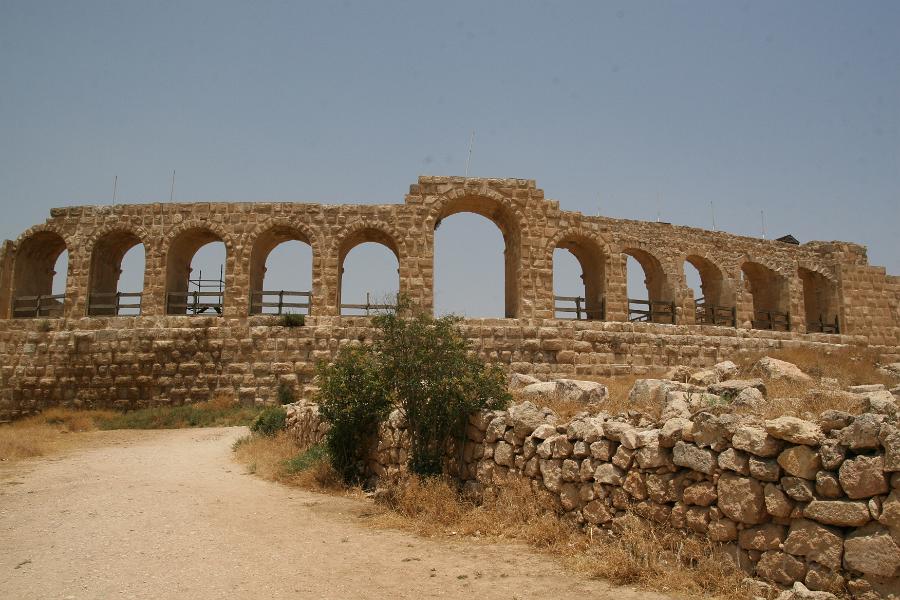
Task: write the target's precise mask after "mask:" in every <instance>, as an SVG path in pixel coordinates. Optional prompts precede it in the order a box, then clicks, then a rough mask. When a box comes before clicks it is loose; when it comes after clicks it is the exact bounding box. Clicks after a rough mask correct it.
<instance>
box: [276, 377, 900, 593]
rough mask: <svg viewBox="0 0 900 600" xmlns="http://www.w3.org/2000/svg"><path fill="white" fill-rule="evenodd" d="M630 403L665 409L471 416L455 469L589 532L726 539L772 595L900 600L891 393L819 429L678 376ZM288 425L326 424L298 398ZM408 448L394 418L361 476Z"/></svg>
mask: <svg viewBox="0 0 900 600" xmlns="http://www.w3.org/2000/svg"><path fill="white" fill-rule="evenodd" d="M560 383H561V384H563V385H566V382H560ZM733 384H734V385H745V386H746V385H749V386H756V387H755V388H754V389H753V392H754V393H755V394H756V395H757V397H760V398H761V395H760V394H758V393H757V389H765V388H764V385H763V384H762V382H760V381H758V380H757V381H756V382H752V381H751V382H736V383H733ZM539 385H540V386H544V384H539ZM720 385H726V386H727V385H731V384H729V383H727V382H725V383H724V384H720ZM569 387H570V388H571V387H572V386H571V385H569ZM710 389H713V390H714V391H719V392H720V393H721V390H715V389H714V388H710ZM632 394H633V395H634V394H643V395H649V396H652V397H653V398H654V399H656V400H657V401H658V402H659V403H660V404H664V405H665V409H664V410H663V414H662V418H661V420H659V421H656V422H654V421H652V420H650V419H649V418H648V417H646V416H643V415H637V414H632V415H630V416H625V415H619V416H611V415H608V414H606V413H603V412H597V410H596V407H595V409H594V411H592V412H585V413H581V414H579V415H576V416H575V417H574V418H573V419H571V420H570V421H568V422H561V421H560V420H559V419H558V418H557V417H556V415H555V414H554V413H553V411H552V410H550V409H541V408H538V407H537V406H536V405H534V404H532V403H531V402H528V401H526V402H524V403H522V404H518V405H515V406H512V407H511V408H509V409H508V410H505V411H492V412H487V411H484V412H481V413H478V414H475V415H472V417H471V418H470V419H469V425H468V429H467V435H466V442H465V443H464V445H463V447H462V451H461V452H457V451H452V452H450V453H449V456H450V459H449V468H450V472H451V474H453V475H455V476H456V477H458V479H459V480H460V481H461V482H463V483H464V488H466V489H467V490H469V491H471V492H475V493H478V492H479V491H481V490H483V489H484V488H486V487H490V486H503V485H504V483H506V482H507V481H509V479H510V478H524V479H526V480H529V481H530V482H531V485H532V486H533V487H534V488H535V489H536V490H546V491H549V492H550V493H551V494H553V496H554V497H555V498H556V499H557V509H558V511H559V512H560V513H561V514H563V515H565V516H566V517H568V518H570V519H573V520H574V521H576V522H578V523H581V524H583V525H584V526H586V527H591V526H593V527H609V526H610V525H611V524H612V523H613V522H614V521H615V520H616V519H618V518H620V517H622V516H624V515H625V514H626V511H630V512H633V513H635V514H637V515H639V516H641V517H644V518H647V519H650V520H653V521H656V522H660V523H670V524H671V525H673V526H675V527H677V528H680V529H684V530H688V531H691V532H694V533H695V534H698V535H704V536H707V537H708V538H709V539H711V540H713V541H715V542H721V543H723V544H727V545H728V550H729V554H730V555H731V556H734V557H735V560H736V561H737V563H738V564H739V566H740V567H741V568H742V569H744V570H745V571H746V572H747V573H748V574H749V575H751V576H753V577H756V578H759V579H763V580H767V581H769V582H771V583H773V584H776V585H778V586H785V587H790V586H791V585H792V584H794V583H795V582H803V583H804V584H805V585H806V586H807V587H808V588H809V589H811V590H825V591H839V590H844V591H849V592H850V594H851V595H852V596H853V597H854V598H860V599H876V598H891V599H896V598H900V429H898V422H897V413H896V411H897V405H896V403H895V402H894V401H893V400H891V399H890V398H891V394H890V393H888V392H878V395H876V396H873V399H872V401H870V402H869V404H868V406H869V408H870V410H876V409H877V410H881V411H882V412H883V413H887V414H880V413H877V412H867V413H864V414H861V415H858V416H852V415H850V414H848V413H842V412H838V411H826V412H825V413H823V414H822V415H820V417H819V418H818V419H817V420H816V421H804V420H801V419H798V418H794V417H781V418H777V419H772V420H763V419H761V418H759V417H755V416H752V415H738V414H733V413H730V412H725V411H722V410H721V406H722V405H721V404H720V403H719V402H714V403H710V402H709V400H708V399H709V397H710V394H709V393H708V392H707V391H706V388H697V387H695V386H690V385H686V384H680V383H676V382H673V381H661V380H643V381H638V383H637V384H636V386H635V391H633V392H632ZM885 396H886V398H885ZM599 406H600V407H602V401H601V402H600V403H599ZM716 406H718V407H719V410H717V408H716ZM288 430H289V431H290V432H291V433H292V435H294V436H295V437H296V438H297V440H298V441H299V442H300V444H301V445H302V446H304V447H308V446H309V445H312V444H316V443H319V442H321V441H322V440H323V439H324V435H325V433H326V432H327V425H326V424H325V423H323V422H322V421H321V419H320V417H319V414H318V408H317V406H316V405H315V404H311V403H305V402H301V403H298V404H296V405H291V406H289V407H288ZM408 447H409V439H408V434H407V431H406V424H405V422H404V419H403V417H402V415H401V414H400V413H399V412H398V411H394V413H392V414H391V416H390V417H389V418H388V419H387V420H386V421H385V422H384V423H383V424H382V425H381V427H380V429H379V432H378V435H377V438H376V439H375V440H373V442H372V445H371V450H370V454H369V458H368V461H367V463H366V472H367V473H368V474H370V475H372V476H373V477H375V478H376V479H377V478H378V477H383V476H385V475H388V476H390V475H391V474H392V473H399V472H401V471H403V470H405V468H406V462H407V452H408ZM791 597H794V596H791ZM797 597H804V598H805V597H813V596H812V595H810V596H797ZM815 597H817V598H818V597H819V596H815ZM825 597H832V598H833V596H827V595H826V596H825Z"/></svg>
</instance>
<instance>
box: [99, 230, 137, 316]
mask: <svg viewBox="0 0 900 600" xmlns="http://www.w3.org/2000/svg"><path fill="white" fill-rule="evenodd" d="M126 257H127V259H126ZM143 289H144V245H143V244H142V243H141V240H140V238H138V236H137V235H135V234H134V233H132V232H130V231H112V232H110V233H107V234H106V235H104V236H103V237H101V238H100V239H99V240H97V243H96V244H95V245H94V248H93V250H92V251H91V269H90V275H89V282H88V314H89V315H91V316H118V315H121V316H126V315H139V314H141V299H142V293H143Z"/></svg>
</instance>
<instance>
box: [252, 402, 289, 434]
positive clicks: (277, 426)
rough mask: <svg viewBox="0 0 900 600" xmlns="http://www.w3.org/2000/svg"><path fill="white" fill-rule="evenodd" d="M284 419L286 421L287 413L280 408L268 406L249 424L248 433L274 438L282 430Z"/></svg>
mask: <svg viewBox="0 0 900 600" xmlns="http://www.w3.org/2000/svg"><path fill="white" fill-rule="evenodd" d="M285 419H287V412H285V410H284V409H283V408H282V407H280V406H268V407H266V408H264V409H263V410H262V412H260V413H259V414H258V415H256V418H255V419H253V422H252V423H250V431H252V432H253V433H258V434H259V435H265V436H269V437H271V436H274V435H275V434H276V433H278V432H279V431H281V430H283V429H284V422H285Z"/></svg>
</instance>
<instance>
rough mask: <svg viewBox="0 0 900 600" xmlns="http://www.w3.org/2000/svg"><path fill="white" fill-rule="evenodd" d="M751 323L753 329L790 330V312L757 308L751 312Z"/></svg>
mask: <svg viewBox="0 0 900 600" xmlns="http://www.w3.org/2000/svg"><path fill="white" fill-rule="evenodd" d="M751 325H752V326H753V329H768V330H770V331H790V330H791V313H783V312H778V311H777V310H757V311H754V313H753V320H752V321H751Z"/></svg>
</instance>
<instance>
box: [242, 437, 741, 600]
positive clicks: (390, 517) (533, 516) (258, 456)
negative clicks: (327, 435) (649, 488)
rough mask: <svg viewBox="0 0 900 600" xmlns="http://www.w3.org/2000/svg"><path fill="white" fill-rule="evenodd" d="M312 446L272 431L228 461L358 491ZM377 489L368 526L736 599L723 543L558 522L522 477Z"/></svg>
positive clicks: (661, 531)
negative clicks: (483, 485) (507, 548)
mask: <svg viewBox="0 0 900 600" xmlns="http://www.w3.org/2000/svg"><path fill="white" fill-rule="evenodd" d="M324 454H325V451H324V449H323V447H322V446H314V447H312V448H310V449H309V450H307V451H306V452H301V451H300V449H299V447H298V446H297V445H296V443H295V442H293V441H292V440H291V439H290V437H289V436H288V435H287V434H286V433H284V432H282V433H279V434H278V435H276V436H275V437H271V438H263V437H259V436H253V437H252V438H250V439H248V441H247V442H246V443H242V444H240V445H239V446H238V448H237V450H236V451H235V459H236V460H237V461H238V462H240V463H243V464H244V465H247V467H248V469H250V468H251V467H252V469H253V470H255V474H256V475H257V476H260V477H262V478H264V479H267V480H270V481H279V482H281V483H284V484H287V485H292V486H297V487H301V488H304V489H308V490H312V491H320V492H323V491H324V492H328V493H338V494H348V495H354V496H357V497H360V496H361V495H362V493H361V490H360V488H358V487H345V486H343V485H341V478H340V477H339V476H338V474H337V473H336V472H335V471H334V469H332V468H331V465H330V463H329V462H328V460H327V459H326V457H325V456H324ZM384 483H385V484H386V486H385V488H384V489H383V491H380V492H379V494H378V495H377V498H378V505H379V506H380V507H381V510H378V511H374V512H373V513H372V516H371V517H370V519H369V520H368V521H367V522H368V523H370V524H371V525H373V526H375V527H387V528H395V529H403V530H407V531H412V532H415V533H418V534H420V535H424V536H427V537H447V538H457V537H460V536H469V537H474V538H479V539H493V540H514V541H519V542H524V543H526V544H528V545H530V546H532V547H534V548H536V549H539V550H541V551H544V552H547V553H548V554H549V555H552V556H554V557H556V558H559V559H560V560H561V561H562V563H563V565H564V566H565V567H567V568H568V569H570V570H572V571H575V572H578V573H582V574H584V575H587V576H589V577H601V578H604V579H607V580H609V581H611V582H613V583H618V584H627V585H636V586H640V587H643V588H648V589H654V590H658V591H662V592H669V593H681V594H691V595H696V596H705V597H714V598H722V599H728V600H732V599H733V600H737V599H738V598H744V597H746V592H744V591H743V590H741V587H740V582H741V580H742V579H743V578H744V577H745V575H744V574H743V573H742V572H741V571H739V570H738V569H737V567H736V566H735V564H734V562H733V560H732V558H731V557H730V556H729V555H728V553H727V552H726V550H725V548H724V547H722V546H720V545H718V544H715V543H712V542H708V541H706V540H704V539H702V538H700V537H696V536H691V535H689V534H687V533H684V532H681V531H678V530H675V529H673V528H671V527H668V526H665V525H657V524H654V523H651V522H649V521H647V520H645V519H642V518H639V517H637V516H630V515H629V516H628V517H626V518H625V519H624V520H622V521H620V522H619V524H618V526H617V527H615V528H614V530H613V531H608V530H600V529H593V530H583V529H581V528H579V527H577V526H576V525H574V524H573V523H569V522H567V521H565V520H563V519H561V518H560V517H559V516H558V515H557V513H556V511H555V508H554V504H553V500H552V498H551V496H550V495H549V494H547V493H546V492H542V491H538V492H535V491H534V489H533V488H532V487H531V485H529V483H528V482H527V481H524V480H520V479H510V480H509V481H507V482H506V483H505V484H504V485H503V486H501V487H498V488H497V489H496V492H494V493H489V494H485V497H484V498H483V499H476V498H473V497H470V496H466V495H465V494H462V493H461V492H460V490H459V489H458V487H457V486H456V485H455V484H454V483H453V482H452V481H451V480H450V479H448V478H444V477H427V478H423V477H419V476H416V475H409V476H405V477H402V478H398V479H393V480H390V481H385V482H384Z"/></svg>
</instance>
